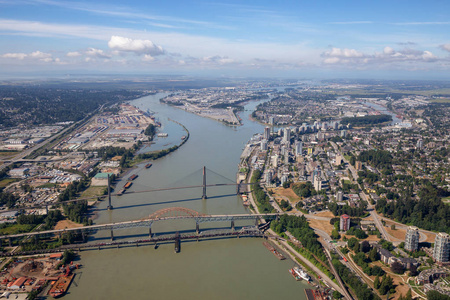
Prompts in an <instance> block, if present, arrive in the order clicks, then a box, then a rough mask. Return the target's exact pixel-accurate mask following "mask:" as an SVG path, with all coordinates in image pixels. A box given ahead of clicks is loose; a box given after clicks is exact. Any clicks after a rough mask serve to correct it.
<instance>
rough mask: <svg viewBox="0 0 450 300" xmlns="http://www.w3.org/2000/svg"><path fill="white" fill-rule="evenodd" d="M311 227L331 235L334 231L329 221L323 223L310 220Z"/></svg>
mask: <svg viewBox="0 0 450 300" xmlns="http://www.w3.org/2000/svg"><path fill="white" fill-rule="evenodd" d="M308 221H309V226H311V227H312V228H317V229H321V230H323V231H325V232H326V233H328V234H331V231H333V229H334V227H333V225H331V224H330V222H329V221H321V220H314V219H309V220H308Z"/></svg>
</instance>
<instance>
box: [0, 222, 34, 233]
mask: <svg viewBox="0 0 450 300" xmlns="http://www.w3.org/2000/svg"><path fill="white" fill-rule="evenodd" d="M34 227H35V225H30V224H13V225H9V224H8V225H6V227H5V228H0V235H7V234H18V233H22V232H30V231H31V230H32V229H33V228H34Z"/></svg>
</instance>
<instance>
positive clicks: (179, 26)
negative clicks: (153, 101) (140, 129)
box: [0, 0, 450, 79]
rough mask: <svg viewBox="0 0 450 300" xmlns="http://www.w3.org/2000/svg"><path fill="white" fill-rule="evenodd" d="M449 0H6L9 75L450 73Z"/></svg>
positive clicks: (1, 17) (1, 57)
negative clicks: (274, 0)
mask: <svg viewBox="0 0 450 300" xmlns="http://www.w3.org/2000/svg"><path fill="white" fill-rule="evenodd" d="M449 6H450V5H449V4H448V3H447V2H445V1H431V2H430V4H429V5H424V4H423V2H419V1H408V2H406V1H396V2H394V3H391V2H388V1H377V2H376V3H375V2H372V3H360V2H357V1H345V3H342V2H339V3H334V2H333V3H329V2H326V1H318V2H314V3H310V2H308V3H297V2H294V1H283V2H281V3H277V4H275V3H271V2H269V1H258V2H256V1H252V2H247V4H240V3H239V2H237V1H222V2H206V1H203V2H195V3H193V4H192V3H185V2H182V1H169V2H167V1H165V2H159V3H152V4H151V5H149V4H148V3H146V2H144V1H137V0H135V1H131V2H128V3H127V4H122V3H120V1H113V2H112V1H108V2H106V1H97V2H96V3H95V4H94V3H88V2H81V1H76V2H74V1H53V0H19V1H14V2H10V1H2V0H0V8H1V10H0V43H1V45H2V47H1V48H0V66H2V68H1V69H2V70H3V72H0V75H2V76H10V75H13V74H37V73H41V74H65V73H89V74H95V73H102V74H103V73H110V74H145V75H155V74H181V75H215V76H261V77H274V76H275V77H309V78H336V77H348V78H356V77H363V78H397V79H446V77H445V76H446V74H447V73H448V71H449V69H450V39H449V38H448V34H447V32H448V29H449V27H450V21H449V20H450V19H449V18H448V13H447V11H448V8H450V7H449Z"/></svg>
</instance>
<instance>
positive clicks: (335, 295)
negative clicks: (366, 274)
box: [333, 291, 342, 299]
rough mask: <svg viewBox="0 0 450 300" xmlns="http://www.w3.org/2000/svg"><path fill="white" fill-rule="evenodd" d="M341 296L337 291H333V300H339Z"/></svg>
mask: <svg viewBox="0 0 450 300" xmlns="http://www.w3.org/2000/svg"><path fill="white" fill-rule="evenodd" d="M341 298H342V295H341V293H339V292H338V291H333V299H341Z"/></svg>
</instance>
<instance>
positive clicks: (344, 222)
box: [339, 214, 350, 231]
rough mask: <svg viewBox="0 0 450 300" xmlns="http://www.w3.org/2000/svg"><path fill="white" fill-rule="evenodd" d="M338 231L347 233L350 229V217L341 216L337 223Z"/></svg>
mask: <svg viewBox="0 0 450 300" xmlns="http://www.w3.org/2000/svg"><path fill="white" fill-rule="evenodd" d="M339 225H340V226H339V229H340V230H341V231H347V230H349V229H350V217H349V215H345V214H344V215H342V216H341V219H340V223H339Z"/></svg>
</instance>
